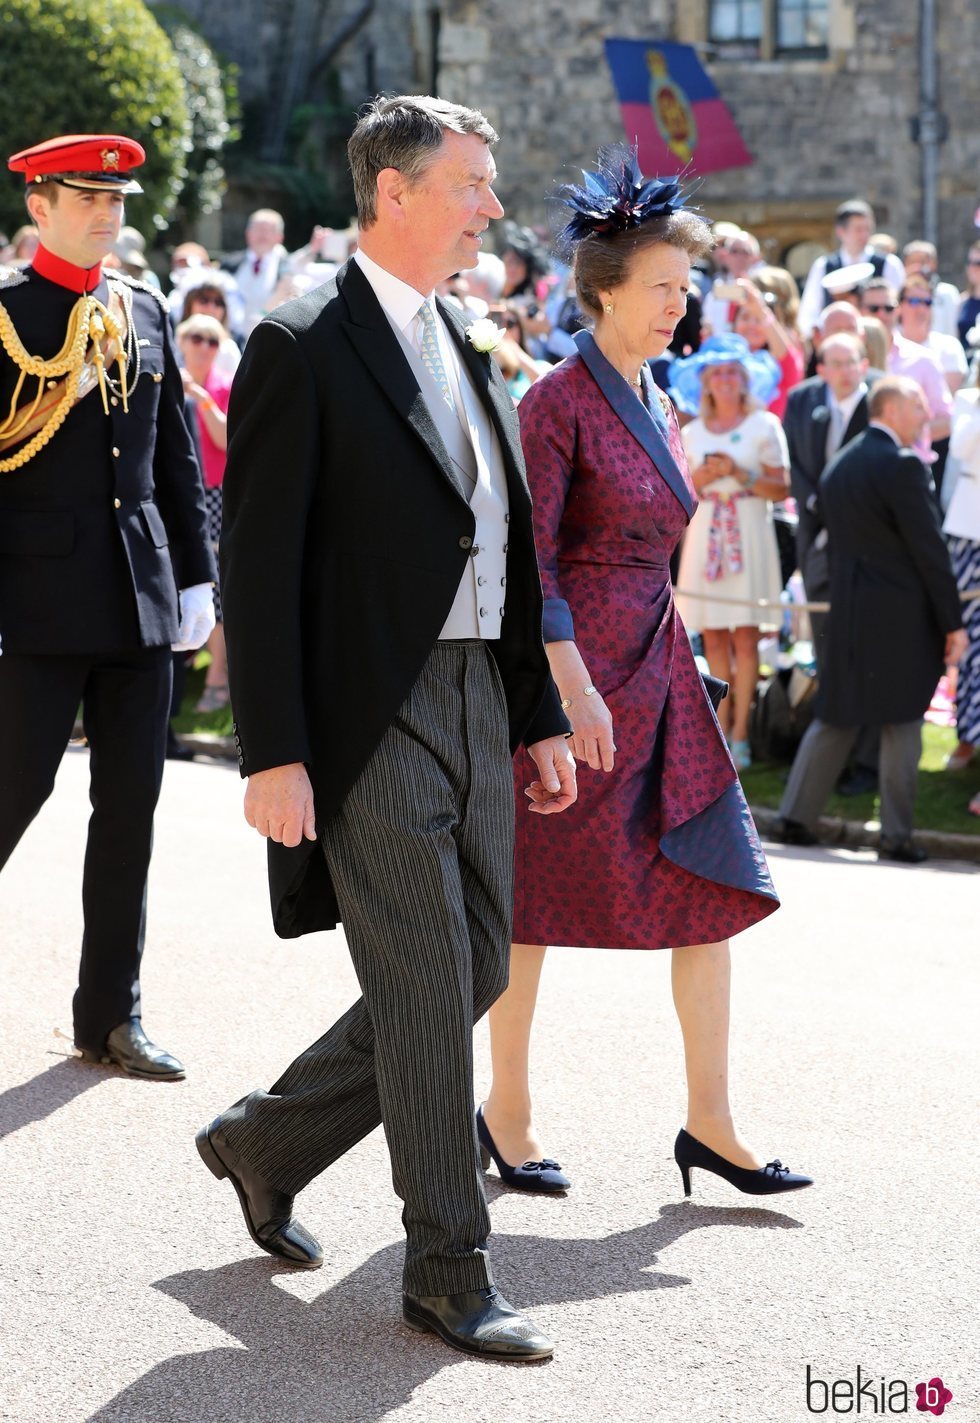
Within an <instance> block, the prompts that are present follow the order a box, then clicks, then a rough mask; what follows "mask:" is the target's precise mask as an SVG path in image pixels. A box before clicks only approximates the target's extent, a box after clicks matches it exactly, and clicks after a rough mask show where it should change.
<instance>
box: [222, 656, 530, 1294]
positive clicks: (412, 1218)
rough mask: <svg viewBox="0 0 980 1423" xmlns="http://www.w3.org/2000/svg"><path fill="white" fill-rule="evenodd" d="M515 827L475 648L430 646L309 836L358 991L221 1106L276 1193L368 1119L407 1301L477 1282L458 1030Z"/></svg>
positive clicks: (489, 990)
mask: <svg viewBox="0 0 980 1423" xmlns="http://www.w3.org/2000/svg"><path fill="white" fill-rule="evenodd" d="M513 828H514V792H513V781H512V772H511V758H510V750H509V746H508V741H507V712H506V703H505V699H504V691H503V686H502V684H501V681H500V675H499V673H498V671H497V667H496V664H495V663H494V660H493V657H492V656H491V654H490V653H489V652H488V650H487V648H486V646H485V644H483V643H481V642H478V641H473V642H439V643H437V644H436V646H435V647H434V648H433V651H432V653H431V654H430V656H429V658H428V661H427V662H426V665H425V667H424V668H423V670H422V672H421V674H420V676H419V678H418V680H417V682H416V683H415V686H414V687H413V688H412V691H411V693H410V694H409V697H408V699H407V701H406V702H405V703H404V705H403V706H402V707H401V709H400V711H399V713H398V715H397V717H396V718H395V720H394V722H393V723H392V724H391V726H390V727H389V728H388V730H387V731H386V733H385V735H384V737H383V738H382V740H381V742H380V744H379V745H378V747H377V749H376V751H375V752H374V754H373V755H372V757H371V759H370V761H369V762H368V764H367V766H366V767H365V769H364V771H363V772H362V774H361V775H360V777H359V778H358V780H357V781H356V782H355V784H354V786H353V787H352V789H351V791H350V793H349V794H348V796H347V798H346V800H345V801H344V805H343V807H342V809H341V811H340V814H339V815H338V816H337V817H336V818H335V819H334V820H332V821H331V822H330V823H329V825H328V826H327V827H326V829H325V830H324V832H323V850H324V854H325V855H326V857H327V863H328V865H329V867H330V874H331V877H332V879H333V883H334V887H335V889H336V891H337V897H338V900H339V903H340V909H341V915H342V919H343V923H344V929H345V932H346V936H347V942H348V945H349V947H350V953H351V958H352V960H353V963H354V968H355V970H356V973H357V977H358V982H359V984H360V987H361V993H362V997H361V998H360V999H359V1000H358V1001H357V1003H355V1004H354V1006H353V1007H352V1008H350V1009H349V1010H348V1012H347V1013H345V1014H344V1016H343V1017H342V1018H340V1019H339V1021H338V1022H337V1023H335V1024H334V1026H333V1027H332V1028H331V1029H330V1030H329V1031H328V1032H327V1033H326V1034H325V1035H324V1036H323V1037H322V1038H320V1039H319V1041H318V1042H315V1043H313V1045H312V1046H311V1047H309V1048H307V1050H306V1051H305V1052H304V1053H302V1054H301V1055H300V1056H299V1057H298V1058H297V1059H296V1061H295V1062H294V1063H292V1065H291V1066H290V1067H288V1068H287V1069H286V1071H285V1072H284V1073H283V1075H282V1076H281V1077H280V1078H279V1080H278V1082H276V1083H275V1084H274V1086H273V1087H271V1088H270V1090H269V1091H268V1092H253V1093H252V1094H251V1095H250V1096H248V1097H246V1098H244V1099H243V1100H242V1101H241V1102H239V1103H236V1105H235V1106H234V1107H233V1108H231V1109H230V1110H229V1111H228V1112H226V1113H223V1114H222V1121H223V1123H224V1125H225V1130H226V1133H227V1137H228V1140H229V1141H230V1142H231V1144H232V1145H233V1146H234V1148H235V1150H236V1151H238V1152H239V1153H240V1154H241V1155H242V1156H243V1157H244V1158H245V1160H247V1161H248V1162H249V1163H250V1165H251V1166H252V1167H253V1168H254V1169H255V1170H256V1171H258V1172H259V1174H260V1175H262V1176H263V1177H265V1178H266V1180H268V1181H269V1182H270V1183H271V1184H273V1185H275V1186H277V1187H278V1188H279V1189H280V1190H283V1191H286V1192H287V1193H288V1194H290V1195H295V1194H296V1193H297V1192H298V1191H299V1190H301V1189H302V1187H303V1186H305V1185H306V1184H307V1183H308V1182H309V1181H311V1180H312V1179H313V1178H314V1177H315V1176H317V1175H319V1173H320V1172H321V1171H323V1170H324V1169H325V1168H326V1167H328V1166H329V1165H330V1164H331V1162H333V1161H336V1160H337V1158H338V1157H340V1156H342V1155H343V1154H344V1152H346V1151H348V1150H349V1149H350V1148H351V1147H352V1146H353V1145H354V1144H355V1143H356V1142H358V1141H360V1140H361V1138H362V1137H363V1136H365V1135H366V1134H367V1133H368V1132H369V1131H371V1130H372V1129H373V1128H374V1127H376V1126H377V1125H378V1123H379V1122H382V1123H383V1124H384V1130H385V1136H386V1138H387V1142H388V1149H389V1153H390V1156H391V1164H392V1180H393V1184H394V1187H395V1191H396V1192H397V1194H398V1195H399V1196H400V1197H401V1199H402V1200H403V1201H404V1203H405V1208H404V1211H403V1213H402V1219H403V1222H404V1225H405V1231H406V1236H407V1248H406V1257H405V1272H404V1288H405V1289H406V1290H407V1291H408V1292H410V1293H412V1294H432V1295H446V1294H456V1293H459V1292H462V1291H464V1290H475V1289H482V1288H483V1287H484V1286H485V1285H488V1284H491V1283H492V1274H491V1272H490V1264H489V1256H488V1254H487V1248H486V1246H487V1237H488V1235H489V1233H490V1219H489V1215H488V1212H487V1204H486V1197H485V1195H484V1190H483V1173H482V1171H481V1169H480V1161H479V1151H478V1146H477V1141H476V1132H475V1123H474V1112H473V1032H472V1029H473V1023H474V1020H475V1019H476V1018H478V1017H480V1016H482V1014H483V1013H485V1012H486V1011H487V1009H488V1008H489V1007H490V1005H491V1004H492V1003H493V1002H494V1000H495V999H496V998H498V997H499V996H500V994H501V993H502V992H503V990H504V988H505V987H506V986H507V974H508V955H509V949H510V930H511V910H512V903H513Z"/></svg>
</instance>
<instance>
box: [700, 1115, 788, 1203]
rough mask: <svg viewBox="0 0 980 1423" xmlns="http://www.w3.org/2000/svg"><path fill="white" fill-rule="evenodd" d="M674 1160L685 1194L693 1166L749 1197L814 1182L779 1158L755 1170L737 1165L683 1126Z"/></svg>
mask: <svg viewBox="0 0 980 1423" xmlns="http://www.w3.org/2000/svg"><path fill="white" fill-rule="evenodd" d="M674 1160H675V1161H676V1162H677V1164H678V1166H679V1167H680V1169H681V1177H682V1179H683V1181H684V1194H685V1196H689V1195H690V1194H691V1167H692V1166H698V1167H700V1169H701V1170H702V1171H711V1172H712V1173H713V1174H714V1175H715V1176H721V1177H722V1179H723V1180H725V1181H728V1182H729V1183H730V1184H731V1185H733V1186H735V1187H736V1188H737V1189H738V1190H739V1191H744V1192H745V1193H746V1195H749V1196H776V1195H779V1194H780V1193H781V1192H782V1191H801V1190H802V1189H803V1187H804V1186H812V1185H813V1177H812V1176H801V1175H800V1174H799V1173H798V1172H794V1171H791V1170H790V1169H789V1167H788V1166H784V1165H783V1163H782V1162H781V1161H780V1160H778V1158H777V1160H775V1161H767V1162H766V1164H765V1166H760V1167H759V1169H758V1170H756V1171H750V1170H749V1168H748V1167H747V1166H736V1165H734V1163H733V1162H731V1161H726V1160H725V1158H724V1156H719V1155H718V1153H717V1151H712V1150H711V1148H710V1146H704V1145H702V1143H701V1142H700V1141H697V1140H696V1139H695V1138H694V1137H693V1136H691V1134H690V1132H686V1131H685V1130H684V1128H683V1127H682V1128H681V1130H680V1131H679V1132H678V1133H677V1140H676V1141H675V1142H674Z"/></svg>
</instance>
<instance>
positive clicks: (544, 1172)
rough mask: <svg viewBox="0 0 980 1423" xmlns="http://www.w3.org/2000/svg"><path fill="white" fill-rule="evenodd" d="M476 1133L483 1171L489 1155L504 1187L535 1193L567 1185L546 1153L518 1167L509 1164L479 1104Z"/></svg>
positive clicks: (550, 1191) (539, 1193)
mask: <svg viewBox="0 0 980 1423" xmlns="http://www.w3.org/2000/svg"><path fill="white" fill-rule="evenodd" d="M476 1134H477V1136H478V1137H479V1139H480V1161H481V1163H482V1165H483V1169H484V1171H486V1169H487V1168H488V1166H489V1165H490V1161H491V1158H492V1159H493V1162H494V1164H495V1166H496V1168H497V1170H498V1171H499V1172H500V1179H501V1181H503V1183H504V1185H505V1186H512V1187H513V1188H514V1190H515V1191H536V1192H537V1193H538V1195H556V1194H557V1193H558V1192H559V1191H567V1190H569V1189H570V1188H571V1184H572V1183H571V1181H569V1179H568V1177H567V1176H565V1175H564V1174H563V1173H562V1169H561V1167H560V1166H559V1164H558V1162H557V1161H552V1160H551V1158H550V1157H547V1156H546V1157H545V1158H544V1160H543V1161H525V1162H524V1164H523V1165H522V1166H509V1165H508V1164H507V1162H506V1161H505V1160H504V1158H503V1157H502V1156H501V1154H500V1152H499V1151H498V1150H497V1148H496V1145H495V1144H494V1140H493V1137H492V1136H491V1135H490V1132H489V1130H488V1129H487V1124H486V1121H485V1120H484V1117H483V1107H482V1106H480V1107H477V1109H476Z"/></svg>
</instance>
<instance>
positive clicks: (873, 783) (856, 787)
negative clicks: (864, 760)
mask: <svg viewBox="0 0 980 1423" xmlns="http://www.w3.org/2000/svg"><path fill="white" fill-rule="evenodd" d="M877 789H878V772H877V771H875V770H873V769H872V767H871V766H855V767H854V770H853V771H845V772H844V773H843V775H842V776H841V778H840V780H839V781H838V782H837V794H838V795H843V796H856V795H867V794H868V792H869V791H876V790H877Z"/></svg>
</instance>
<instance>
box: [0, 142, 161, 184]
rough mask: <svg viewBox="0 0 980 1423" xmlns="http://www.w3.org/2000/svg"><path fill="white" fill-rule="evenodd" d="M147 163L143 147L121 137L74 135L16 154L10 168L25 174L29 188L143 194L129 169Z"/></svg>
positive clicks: (9, 164)
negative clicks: (60, 186) (56, 185)
mask: <svg viewBox="0 0 980 1423" xmlns="http://www.w3.org/2000/svg"><path fill="white" fill-rule="evenodd" d="M145 161H146V154H145V153H144V151H143V149H142V148H141V147H140V145H139V144H138V143H136V142H134V140H133V139H131V138H123V137H122V135H121V134H118V133H71V134H66V135H65V136H64V137H62V138H49V139H46V140H45V142H44V143H38V144H35V145H34V147H33V148H25V149H23V150H22V151H21V152H20V153H15V154H14V155H13V157H11V158H8V159H7V167H8V168H9V169H10V170H11V171H12V172H14V173H23V174H24V180H25V182H26V183H27V184H28V185H30V184H32V183H62V184H64V186H65V187H66V188H89V189H96V190H98V191H102V192H113V193H124V194H125V193H141V192H142V191H143V189H142V188H141V187H140V185H139V183H137V181H136V179H135V178H131V177H130V176H129V170H130V169H131V168H138V167H139V166H140V164H141V163H144V162H145Z"/></svg>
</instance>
